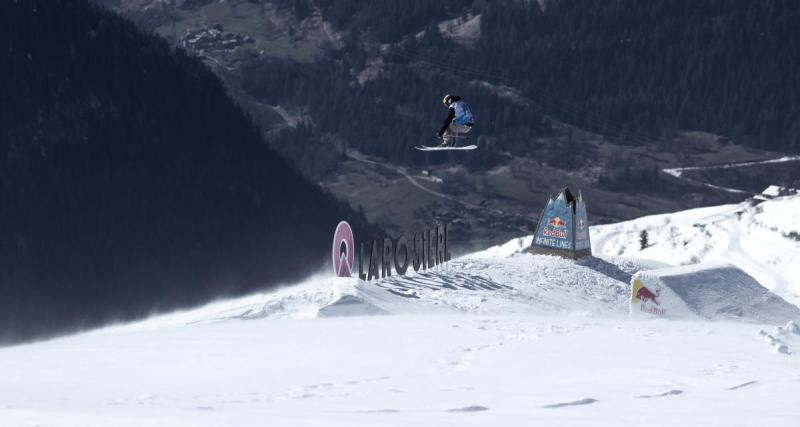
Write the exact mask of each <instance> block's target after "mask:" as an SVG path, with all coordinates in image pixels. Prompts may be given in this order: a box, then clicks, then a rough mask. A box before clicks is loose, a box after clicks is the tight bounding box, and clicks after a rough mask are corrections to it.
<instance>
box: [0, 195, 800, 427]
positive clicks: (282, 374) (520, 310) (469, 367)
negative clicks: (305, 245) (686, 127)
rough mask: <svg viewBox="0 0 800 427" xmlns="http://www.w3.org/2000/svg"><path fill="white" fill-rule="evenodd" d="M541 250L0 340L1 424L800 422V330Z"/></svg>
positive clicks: (488, 253) (323, 280) (766, 210)
mask: <svg viewBox="0 0 800 427" xmlns="http://www.w3.org/2000/svg"><path fill="white" fill-rule="evenodd" d="M778 202H782V201H778ZM735 209H749V208H747V206H744V205H743V206H742V207H736V206H726V207H720V208H713V209H707V210H704V211H698V212H684V213H679V214H676V215H675V216H674V218H672V219H670V222H671V223H683V222H686V223H692V224H693V223H694V221H695V220H693V219H690V218H693V217H697V216H699V217H702V218H705V219H706V222H704V224H706V225H705V226H704V227H705V229H706V230H712V228H711V226H710V225H709V224H716V223H715V222H714V221H715V220H720V221H721V220H722V219H724V218H727V217H728V216H730V212H735ZM771 209H772V208H770V207H769V205H766V204H765V206H764V207H762V209H761V212H754V213H753V216H754V217H757V218H760V219H761V220H762V221H768V220H769V219H767V217H765V216H759V214H763V215H770V213H772V212H774V211H772V210H771ZM733 215H734V216H735V213H734V214H733ZM742 217H743V218H744V217H745V216H744V215H742ZM641 221H643V223H645V224H650V221H651V219H643V220H641ZM659 221H660V222H662V223H663V219H661V220H656V221H655V222H653V223H652V224H658V223H659ZM723 222H724V221H723ZM641 226H644V225H641ZM618 227H620V228H619V232H618V233H617V234H613V235H612V234H611V233H605V234H602V233H601V232H603V231H604V229H603V228H602V227H600V228H598V229H595V230H593V233H594V234H593V236H592V237H593V238H594V239H595V244H597V245H599V247H601V248H612V247H613V244H615V243H613V242H615V241H616V240H615V239H622V236H625V235H627V234H626V233H625V232H624V231H626V230H628V228H627V226H624V224H620V225H618ZM776 227H777V226H776ZM694 228H696V227H693V226H691V225H690V226H689V227H688V229H687V230H689V231H693V230H694ZM656 229H657V227H655V225H653V230H654V240H653V242H656V241H657V240H656V239H655V237H658V236H660V235H659V234H658V233H657V232H656V231H655V230H656ZM678 231H681V232H687V231H686V230H683V229H679V230H678ZM717 232H720V233H721V231H717V230H716V229H713V230H712V231H709V233H710V234H711V235H712V236H713V235H714V233H717ZM629 233H633V234H634V235H637V238H638V233H636V232H634V231H630V232H629ZM668 235H669V234H668ZM603 237H607V238H605V239H603ZM740 238H741V241H742V242H744V241H746V238H745V237H744V235H743V236H740ZM530 241H531V238H530V237H528V238H520V239H515V240H513V241H510V242H508V243H507V244H505V245H501V246H498V247H494V248H489V249H487V250H485V251H482V252H478V253H474V254H472V255H469V256H465V257H462V258H459V259H455V260H453V261H451V262H450V263H448V264H446V265H444V266H440V267H437V268H435V269H432V270H429V271H427V272H424V273H419V274H412V275H409V276H406V277H397V276H394V277H391V278H387V279H384V280H381V281H375V282H369V283H365V282H360V281H358V280H352V279H338V278H332V277H331V276H330V274H327V273H326V274H320V275H318V276H316V277H313V278H311V279H309V280H307V281H305V282H303V283H301V284H297V285H294V286H287V287H285V288H282V289H280V290H277V291H274V292H268V293H262V294H257V295H252V296H249V297H246V298H238V299H232V300H228V301H220V302H216V303H213V304H209V305H207V306H204V307H200V308H197V309H194V310H188V311H184V312H178V313H173V314H168V315H162V316H157V317H154V318H151V319H148V320H145V321H141V322H136V323H133V324H127V325H117V326H113V327H107V328H104V329H101V330H96V331H92V332H88V333H84V334H79V335H75V336H71V337H64V338H61V339H56V340H51V341H47V342H42V343H33V344H29V345H21V346H15V347H8V348H0V426H4V427H5V426H10V427H16V426H32V425H42V426H48V427H61V426H81V427H93V426H102V427H115V426H170V427H183V426H192V427H194V426H201V427H202V426H243V425H279V426H290V427H291V426H308V425H321V426H375V425H380V426H410V425H413V426H449V425H453V426H456V425H457V426H487V425H491V426H522V425H559V426H572V425H585V426H617V425H630V424H646V425H652V426H687V425H726V426H737V425H738V426H752V425H759V426H768V427H769V426H781V427H782V426H787V427H788V426H796V425H797V422H798V420H800V408H798V406H797V395H798V394H800V357H798V352H800V330H798V328H796V326H794V325H793V324H789V325H786V326H785V327H780V328H776V327H775V326H765V325H758V324H753V323H729V322H707V321H667V320H641V319H629V318H628V301H629V292H630V290H629V289H630V288H629V286H630V279H631V275H632V274H634V273H635V272H637V271H640V270H648V269H652V268H660V267H663V266H664V265H665V264H664V263H663V262H659V260H655V261H654V260H635V259H631V258H622V257H615V256H608V257H604V259H598V258H586V259H583V260H580V261H577V262H573V261H569V260H564V259H560V258H556V257H551V256H544V255H536V256H534V255H531V254H529V253H527V252H526V251H525V249H526V248H527V247H528V246H529V245H530ZM617 244H621V243H617ZM687 246H690V245H687ZM740 246H746V245H745V244H741V245H740ZM691 248H692V249H694V247H693V246H691ZM648 250H649V249H648ZM676 251H677V249H676ZM610 252H611V253H614V254H615V255H616V254H620V255H626V256H629V255H631V253H626V252H625V251H621V252H620V251H613V250H611V251H610ZM652 258H655V259H657V258H658V257H656V256H653V257H652ZM665 259H666V260H669V261H673V260H670V259H667V258H666V257H664V259H662V260H661V261H663V260H665ZM673 262H674V261H673ZM787 320H788V319H787Z"/></svg>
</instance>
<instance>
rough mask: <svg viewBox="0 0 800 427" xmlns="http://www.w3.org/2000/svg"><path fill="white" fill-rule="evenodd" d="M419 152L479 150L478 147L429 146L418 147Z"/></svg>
mask: <svg viewBox="0 0 800 427" xmlns="http://www.w3.org/2000/svg"><path fill="white" fill-rule="evenodd" d="M414 148H416V149H417V150H419V151H466V150H474V149H476V148H478V146H477V145H464V146H462V147H438V146H437V147H429V146H427V145H418V146H416V147H414Z"/></svg>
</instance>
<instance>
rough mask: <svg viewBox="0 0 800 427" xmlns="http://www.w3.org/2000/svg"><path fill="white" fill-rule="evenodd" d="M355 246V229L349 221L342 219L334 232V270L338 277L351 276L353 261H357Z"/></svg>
mask: <svg viewBox="0 0 800 427" xmlns="http://www.w3.org/2000/svg"><path fill="white" fill-rule="evenodd" d="M355 247H356V244H355V242H354V240H353V229H352V228H350V224H348V223H347V221H342V222H340V223H339V225H337V226H336V232H335V233H334V234H333V250H332V253H333V272H334V273H336V276H337V277H351V276H352V275H353V263H354V262H355Z"/></svg>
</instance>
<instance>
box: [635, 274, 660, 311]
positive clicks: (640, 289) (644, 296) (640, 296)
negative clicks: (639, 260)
mask: <svg viewBox="0 0 800 427" xmlns="http://www.w3.org/2000/svg"><path fill="white" fill-rule="evenodd" d="M660 295H661V289H658V290H656V292H655V293H653V291H651V290H650V289H648V288H647V287H646V286H645V285H643V284H642V282H640V281H639V279H636V280H634V281H633V288H632V289H631V302H632V303H636V302H643V303H646V302H652V303H653V304H655V305H661V303H660V302H658V298H659V296H660Z"/></svg>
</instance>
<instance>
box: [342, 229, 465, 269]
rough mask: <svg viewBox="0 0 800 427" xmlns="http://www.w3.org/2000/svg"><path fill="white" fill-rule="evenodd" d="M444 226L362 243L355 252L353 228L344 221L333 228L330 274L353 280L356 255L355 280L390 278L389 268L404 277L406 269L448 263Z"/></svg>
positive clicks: (447, 235)
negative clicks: (356, 271)
mask: <svg viewBox="0 0 800 427" xmlns="http://www.w3.org/2000/svg"><path fill="white" fill-rule="evenodd" d="M448 237H449V234H448V229H447V224H442V225H437V226H435V227H433V228H430V229H426V230H422V231H417V232H414V233H411V234H410V235H408V236H407V235H403V236H401V237H400V238H398V239H391V238H388V237H387V238H383V239H372V240H369V241H367V242H366V244H365V243H364V242H361V243H360V244H359V245H358V250H356V244H355V238H354V236H353V229H352V228H351V227H350V224H348V223H347V221H342V222H340V223H339V225H338V226H337V227H336V232H335V233H334V237H333V248H332V251H331V252H332V255H333V271H334V273H335V274H336V275H337V276H338V277H352V276H353V267H354V266H355V258H356V254H358V278H359V279H361V280H373V279H379V278H384V277H388V276H391V275H392V267H394V271H395V272H396V273H397V274H399V275H404V274H406V272H407V271H408V268H409V267H412V268H413V269H414V271H420V270H426V269H428V268H431V267H435V266H437V265H439V264H442V263H444V262H447V261H449V260H450V252H449V251H448Z"/></svg>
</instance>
